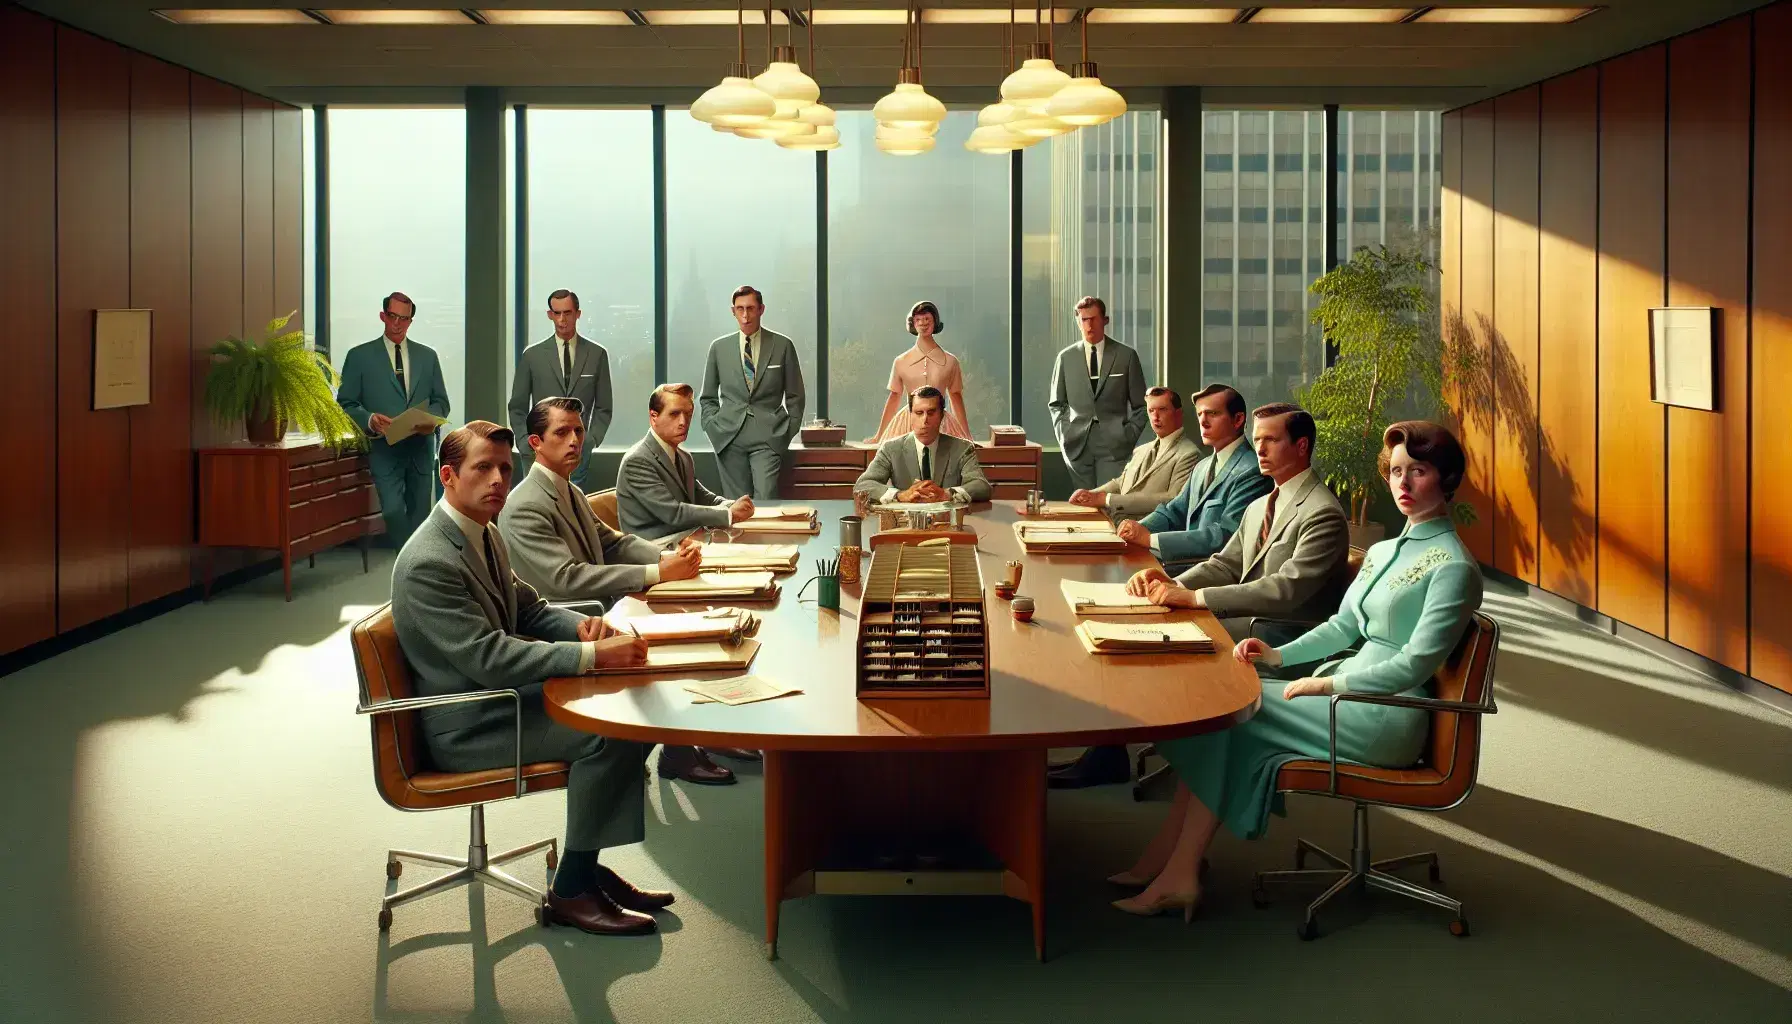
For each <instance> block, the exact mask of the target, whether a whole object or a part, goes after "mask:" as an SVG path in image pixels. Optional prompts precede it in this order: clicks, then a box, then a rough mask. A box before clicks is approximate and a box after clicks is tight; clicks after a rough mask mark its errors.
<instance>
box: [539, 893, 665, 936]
mask: <svg viewBox="0 0 1792 1024" xmlns="http://www.w3.org/2000/svg"><path fill="white" fill-rule="evenodd" d="M548 919H549V920H550V921H552V922H553V923H555V924H563V925H566V926H567V927H569V928H577V929H579V930H580V931H586V932H590V933H591V934H593V935H647V934H649V933H651V932H652V931H654V930H655V929H656V928H658V927H659V926H658V925H656V924H654V923H653V918H651V917H648V916H647V915H646V914H638V913H636V912H634V911H632V910H624V909H623V908H621V907H619V906H617V905H616V903H615V901H614V900H612V899H610V897H608V896H605V895H604V894H603V893H602V892H601V891H600V890H597V889H592V890H589V891H587V892H586V893H585V894H584V895H582V896H576V897H573V898H571V899H568V898H566V897H564V896H557V895H555V894H554V893H553V892H549V893H548Z"/></svg>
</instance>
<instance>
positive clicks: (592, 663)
mask: <svg viewBox="0 0 1792 1024" xmlns="http://www.w3.org/2000/svg"><path fill="white" fill-rule="evenodd" d="M436 504H437V505H440V506H441V508H442V511H444V512H446V513H448V518H450V519H452V520H454V525H456V526H458V527H460V532H461V535H462V536H464V537H466V538H467V543H468V544H471V545H473V549H474V550H475V551H477V552H478V556H477V558H476V559H475V561H477V562H478V564H480V565H484V564H485V531H487V530H489V529H491V527H489V526H481V525H480V524H479V523H476V522H474V521H473V520H472V519H470V518H468V517H467V516H464V515H462V514H461V512H460V510H459V509H457V508H455V507H454V506H453V505H450V504H448V499H447V498H443V499H442V500H441V501H439V502H437V503H436ZM492 550H494V551H495V550H497V544H496V543H494V544H493V545H492ZM492 582H493V583H495V584H497V585H498V587H499V588H500V589H502V587H503V586H504V584H503V583H501V582H499V581H498V580H493V581H492ZM578 644H579V672H580V673H585V672H589V671H591V670H592V669H593V668H595V667H597V645H596V644H594V643H591V642H590V641H586V640H581V641H579V642H578Z"/></svg>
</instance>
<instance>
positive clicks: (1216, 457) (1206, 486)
mask: <svg viewBox="0 0 1792 1024" xmlns="http://www.w3.org/2000/svg"><path fill="white" fill-rule="evenodd" d="M1219 464H1220V454H1219V452H1214V453H1213V457H1212V458H1210V459H1208V460H1207V479H1206V481H1205V482H1203V483H1202V484H1201V493H1202V494H1206V493H1207V492H1208V490H1210V489H1211V488H1212V487H1213V467H1215V466H1217V465H1219Z"/></svg>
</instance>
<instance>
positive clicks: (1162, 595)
mask: <svg viewBox="0 0 1792 1024" xmlns="http://www.w3.org/2000/svg"><path fill="white" fill-rule="evenodd" d="M1126 592H1127V593H1128V594H1131V595H1132V596H1134V597H1143V598H1146V599H1148V600H1149V601H1150V602H1151V603H1152V604H1161V605H1163V606H1165V607H1166V608H1205V607H1207V606H1206V605H1205V604H1203V603H1201V599H1200V598H1199V597H1198V596H1197V595H1196V594H1195V592H1194V591H1192V590H1190V589H1188V588H1187V587H1185V586H1183V585H1182V584H1180V583H1178V582H1176V581H1175V580H1173V579H1171V578H1170V574H1169V573H1167V572H1165V571H1163V570H1162V569H1160V568H1158V567H1157V566H1155V565H1154V566H1152V567H1151V568H1149V569H1140V570H1139V571H1138V572H1135V573H1133V574H1132V577H1131V578H1130V579H1128V580H1127V581H1126Z"/></svg>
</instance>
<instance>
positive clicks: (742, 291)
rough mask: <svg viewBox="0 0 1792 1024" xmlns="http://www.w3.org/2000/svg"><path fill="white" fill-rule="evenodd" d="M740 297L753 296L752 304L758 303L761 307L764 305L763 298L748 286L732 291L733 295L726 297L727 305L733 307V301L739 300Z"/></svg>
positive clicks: (744, 285)
mask: <svg viewBox="0 0 1792 1024" xmlns="http://www.w3.org/2000/svg"><path fill="white" fill-rule="evenodd" d="M742 295H751V296H753V301H754V302H757V303H759V304H760V305H761V306H763V305H765V296H763V295H761V294H759V289H757V288H755V287H753V286H752V285H750V284H743V285H741V286H740V287H739V288H736V289H734V294H733V295H730V296H728V304H729V305H730V306H732V305H734V300H736V299H738V298H740V297H741V296H742Z"/></svg>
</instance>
